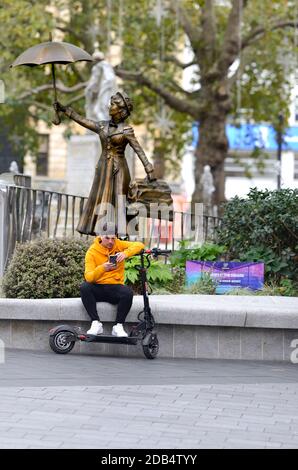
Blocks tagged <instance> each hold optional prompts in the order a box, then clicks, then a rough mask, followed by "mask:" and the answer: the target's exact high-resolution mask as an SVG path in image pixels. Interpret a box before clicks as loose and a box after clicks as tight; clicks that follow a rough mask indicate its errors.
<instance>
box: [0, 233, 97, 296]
mask: <svg viewBox="0 0 298 470" xmlns="http://www.w3.org/2000/svg"><path fill="white" fill-rule="evenodd" d="M89 246H90V242H87V241H84V240H80V239H72V238H71V239H69V238H68V239H55V240H51V239H39V240H37V241H34V242H27V243H24V244H18V245H17V246H16V249H15V252H14V255H13V258H12V260H11V262H10V264H9V266H8V269H7V271H6V273H5V275H4V277H3V283H2V289H3V292H4V295H5V296H6V297H12V298H18V299H50V298H67V297H79V296H80V291H79V286H80V284H81V283H82V282H83V280H84V279H83V274H84V259H85V254H86V251H87V249H88V248H89Z"/></svg>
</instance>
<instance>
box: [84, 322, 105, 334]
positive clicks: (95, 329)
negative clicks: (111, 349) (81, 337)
mask: <svg viewBox="0 0 298 470" xmlns="http://www.w3.org/2000/svg"><path fill="white" fill-rule="evenodd" d="M101 333H103V327H102V323H101V322H100V321H98V320H94V321H93V322H92V323H91V328H90V330H88V331H87V335H101Z"/></svg>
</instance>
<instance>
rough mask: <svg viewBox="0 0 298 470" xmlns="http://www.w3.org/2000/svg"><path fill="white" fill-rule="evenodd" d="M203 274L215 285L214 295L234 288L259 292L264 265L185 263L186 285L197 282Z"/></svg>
mask: <svg viewBox="0 0 298 470" xmlns="http://www.w3.org/2000/svg"><path fill="white" fill-rule="evenodd" d="M203 273H209V274H210V276H211V278H212V279H213V280H214V281H215V282H216V283H217V287H216V294H224V293H225V292H227V291H229V290H231V289H235V288H236V287H241V288H249V289H253V290H259V289H262V287H263V286H264V263H248V262H246V263H239V262H224V261H216V262H213V261H186V281H187V285H190V284H193V283H194V282H196V281H198V280H199V279H200V278H201V277H202V274H203Z"/></svg>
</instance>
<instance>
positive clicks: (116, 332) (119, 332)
mask: <svg viewBox="0 0 298 470" xmlns="http://www.w3.org/2000/svg"><path fill="white" fill-rule="evenodd" d="M112 335H113V336H119V337H121V336H128V334H127V333H126V331H125V330H124V328H123V325H122V323H117V325H114V326H113V329H112Z"/></svg>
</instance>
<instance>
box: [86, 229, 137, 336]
mask: <svg viewBox="0 0 298 470" xmlns="http://www.w3.org/2000/svg"><path fill="white" fill-rule="evenodd" d="M143 248H144V245H143V243H140V242H128V241H124V240H119V239H118V238H117V237H116V235H114V234H113V233H112V232H109V231H107V232H105V235H101V236H99V237H96V238H95V241H94V243H93V244H92V245H91V246H90V248H89V249H88V251H87V253H86V257H85V280H86V281H85V282H83V284H82V285H81V287H80V291H81V299H82V302H83V305H84V307H85V309H86V310H87V313H88V315H89V316H90V318H91V320H92V323H91V328H90V329H89V330H88V331H87V333H88V334H92V335H99V334H101V333H103V326H102V323H101V321H100V319H99V316H98V313H97V309H96V302H109V303H111V304H114V305H117V316H116V322H115V325H114V326H113V329H112V335H114V336H128V335H127V333H126V331H125V330H124V328H123V323H124V321H125V319H126V317H127V315H128V312H129V310H130V308H131V305H132V299H133V292H132V289H131V288H130V287H128V286H125V285H124V260H125V259H126V258H129V257H131V256H133V255H136V254H137V253H139V252H140V251H141V250H142V249H143ZM111 255H114V256H116V263H115V264H114V263H111V262H110V261H109V260H110V256H111Z"/></svg>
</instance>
